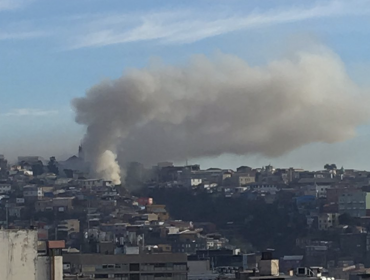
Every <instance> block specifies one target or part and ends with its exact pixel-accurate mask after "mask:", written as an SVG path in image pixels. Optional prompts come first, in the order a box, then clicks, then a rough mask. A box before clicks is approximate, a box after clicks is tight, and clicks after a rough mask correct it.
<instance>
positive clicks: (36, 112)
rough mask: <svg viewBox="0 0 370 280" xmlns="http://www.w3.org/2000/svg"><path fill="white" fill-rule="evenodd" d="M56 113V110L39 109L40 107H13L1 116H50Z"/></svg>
mask: <svg viewBox="0 0 370 280" xmlns="http://www.w3.org/2000/svg"><path fill="white" fill-rule="evenodd" d="M55 114H58V111H56V110H41V109H31V108H20V109H13V110H11V111H10V112H8V113H5V114H3V116H8V117H25V116H50V115H55Z"/></svg>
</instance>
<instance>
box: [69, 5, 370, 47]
mask: <svg viewBox="0 0 370 280" xmlns="http://www.w3.org/2000/svg"><path fill="white" fill-rule="evenodd" d="M361 14H370V1H364V0H360V1H330V2H326V4H315V5H313V6H311V7H293V8H285V9H280V10H270V11H266V12H264V13H261V12H256V11H254V12H251V13H249V14H247V15H245V14H240V13H239V14H238V13H228V14H225V12H222V11H213V12H211V11H207V13H204V12H203V11H202V12H199V11H166V12H151V13H146V14H141V15H135V16H133V15H106V16H100V17H97V16H94V18H93V19H91V20H90V21H89V22H88V23H84V24H82V25H81V26H80V28H77V31H75V33H74V35H73V36H72V37H71V38H70V42H71V43H70V46H69V48H70V49H79V48H86V47H102V46H107V45H113V44H122V43H129V42H139V41H149V40H157V41H159V42H161V43H167V44H186V43H192V42H195V41H199V40H203V39H206V38H210V37H214V36H218V35H222V34H226V33H230V32H234V31H238V30H245V29H252V28H260V27H264V26H269V25H276V24H284V23H292V22H299V21H304V20H309V19H315V18H328V17H339V16H354V15H361Z"/></svg>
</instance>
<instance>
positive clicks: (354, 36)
mask: <svg viewBox="0 0 370 280" xmlns="http://www.w3.org/2000/svg"><path fill="white" fill-rule="evenodd" d="M369 26H370V1H364V0H362V1H348V0H343V1H298V0H293V1H279V0H276V1H269V0H264V1H261V0H258V1H242V0H204V1H202V0H194V1H189V0H187V1H174V0H167V1H163V0H161V1H159V0H156V1H153V0H146V1H145V0H140V1H138V0H135V1H127V0H125V1H123V0H63V1H50V0H0V154H1V153H3V154H5V155H6V156H7V157H8V158H15V156H16V155H43V156H45V157H47V156H51V155H53V154H55V155H57V156H59V157H60V158H63V157H66V156H67V155H69V154H71V153H74V152H75V150H76V146H77V145H78V144H79V141H80V139H81V138H82V135H83V132H84V128H83V127H81V126H79V125H77V124H75V122H74V113H73V111H72V110H71V107H70V101H71V99H73V98H74V97H78V96H83V95H84V94H85V92H86V90H87V89H89V88H90V87H91V86H92V85H94V84H96V83H98V82H99V81H101V80H103V79H106V78H118V77H119V76H120V75H121V74H122V73H123V72H124V71H125V69H129V68H135V67H145V65H147V64H148V63H149V62H150V60H152V59H156V58H160V59H162V60H163V61H165V62H166V63H175V64H177V63H182V62H184V61H186V60H187V59H188V58H189V57H190V56H191V55H193V54H199V53H202V54H206V55H211V54H212V53H214V52H217V51H222V52H225V53H231V54H235V55H238V56H240V57H242V58H243V59H246V60H247V61H248V62H250V63H251V64H254V65H260V64H264V63H266V62H267V61H270V60H272V59H275V58H277V57H279V56H281V55H283V54H284V52H286V51H287V50H288V49H289V48H299V47H300V46H302V47H304V46H305V44H307V43H308V42H309V41H311V40H313V41H318V42H320V43H322V44H325V45H326V46H328V47H329V48H330V49H332V50H333V51H334V52H336V53H337V54H338V55H339V56H340V58H341V59H342V60H343V61H344V63H345V65H346V67H347V71H348V73H349V75H350V76H351V78H352V79H353V80H355V81H356V82H357V83H358V84H360V85H361V86H364V87H368V86H370V79H368V76H367V75H368V73H369V72H370V40H369V39H368V38H369V35H370V34H369V33H370V28H369ZM358 131H359V136H358V137H357V138H355V139H352V140H350V141H347V142H345V143H337V144H320V143H319V144H312V145H309V146H305V147H302V148H300V149H298V150H297V151H294V152H292V153H290V154H288V155H285V156H283V157H281V158H277V159H266V158H260V157H256V156H253V157H244V156H239V157H236V156H229V155H226V156H221V157H218V158H214V159H200V160H196V161H197V162H201V163H202V164H203V165H204V166H205V167H208V166H211V165H220V166H222V167H228V166H230V167H236V166H237V165H240V164H249V165H252V166H257V165H258V166H259V165H262V164H268V163H272V164H276V165H280V166H285V167H288V166H293V165H294V166H299V167H305V168H320V167H321V166H322V165H323V163H326V162H336V163H337V164H338V165H344V166H345V167H354V168H361V169H365V168H367V169H370V162H368V160H367V159H368V158H369V156H370V151H369V150H370V149H368V144H369V142H370V136H369V133H370V127H368V126H364V127H361V128H359V130H358Z"/></svg>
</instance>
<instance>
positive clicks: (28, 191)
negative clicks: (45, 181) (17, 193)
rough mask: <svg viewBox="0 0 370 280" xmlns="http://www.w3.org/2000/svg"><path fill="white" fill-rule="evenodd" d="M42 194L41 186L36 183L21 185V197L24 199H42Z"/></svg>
mask: <svg viewBox="0 0 370 280" xmlns="http://www.w3.org/2000/svg"><path fill="white" fill-rule="evenodd" d="M43 196H44V193H43V191H42V187H39V186H37V185H26V186H24V187H23V197H24V199H25V200H26V201H34V200H38V199H42V197H43Z"/></svg>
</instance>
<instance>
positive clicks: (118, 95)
mask: <svg viewBox="0 0 370 280" xmlns="http://www.w3.org/2000/svg"><path fill="white" fill-rule="evenodd" d="M361 93H362V92H361V90H360V89H359V88H358V87H357V86H356V85H355V84H354V83H353V82H352V81H351V80H350V78H349V77H348V76H347V74H346V72H345V69H344V65H343V63H342V62H341V61H340V59H339V58H338V57H337V56H336V55H335V54H333V53H331V52H330V51H328V50H320V51H319V52H298V53H295V54H294V55H292V56H291V57H290V58H286V59H281V60H277V61H272V62H271V63H269V64H268V65H266V66H263V67H252V66H250V65H249V64H248V63H247V62H246V61H244V60H242V59H240V58H238V57H235V56H231V55H225V54H218V55H216V56H215V57H212V59H208V58H206V57H204V56H195V57H193V58H192V59H191V61H190V62H189V63H188V64H186V65H185V66H169V65H156V66H150V67H148V68H145V69H138V70H129V71H127V72H126V73H125V74H124V75H123V76H122V77H121V78H119V79H117V80H108V81H104V82H102V83H100V84H98V85H96V86H94V87H93V88H91V89H90V90H89V91H88V92H87V94H86V97H82V98H77V99H75V100H73V106H74V108H75V110H76V114H77V117H76V120H77V122H78V123H80V124H83V125H86V126H87V132H86V136H85V138H84V148H85V152H86V156H87V157H88V160H89V161H90V163H91V164H92V167H93V168H94V170H95V171H96V173H97V174H98V175H101V176H103V177H104V178H107V179H112V180H113V181H114V182H115V183H119V182H120V179H119V178H120V169H119V166H118V163H117V162H116V156H115V155H116V154H118V160H119V162H120V163H123V162H124V161H130V160H137V161H140V162H143V163H146V164H148V163H154V162H157V161H161V160H184V159H186V158H197V157H204V156H217V155H220V154H223V153H231V154H244V155H246V154H261V155H264V156H268V157H277V156H280V155H282V154H284V153H287V152H289V151H292V150H294V149H296V148H298V147H300V146H302V145H305V144H308V143H312V142H326V143H333V142H337V141H344V140H346V139H349V138H351V137H353V136H354V135H355V132H356V127H357V126H358V125H360V124H363V123H364V122H366V121H367V119H368V113H367V110H366V108H365V104H364V103H365V102H363V99H361Z"/></svg>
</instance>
